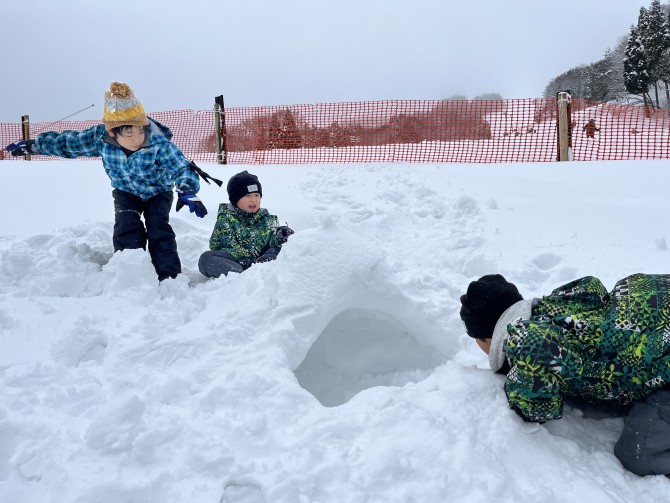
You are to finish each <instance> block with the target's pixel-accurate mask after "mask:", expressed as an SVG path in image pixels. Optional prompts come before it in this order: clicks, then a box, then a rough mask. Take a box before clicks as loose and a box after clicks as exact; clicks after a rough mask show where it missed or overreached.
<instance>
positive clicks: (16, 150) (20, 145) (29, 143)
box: [5, 140, 39, 157]
mask: <svg viewBox="0 0 670 503" xmlns="http://www.w3.org/2000/svg"><path fill="white" fill-rule="evenodd" d="M5 150H6V151H7V152H9V153H10V154H11V155H13V156H14V157H18V156H20V155H32V154H39V152H38V151H37V148H36V147H35V140H20V141H17V142H15V143H10V144H9V145H7V147H5Z"/></svg>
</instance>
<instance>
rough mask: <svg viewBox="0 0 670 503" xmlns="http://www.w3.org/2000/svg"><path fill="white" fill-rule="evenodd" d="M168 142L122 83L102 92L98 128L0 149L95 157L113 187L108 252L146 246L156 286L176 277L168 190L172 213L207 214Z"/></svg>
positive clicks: (194, 179) (193, 177)
mask: <svg viewBox="0 0 670 503" xmlns="http://www.w3.org/2000/svg"><path fill="white" fill-rule="evenodd" d="M171 138H172V132H171V131H170V130H169V129H168V128H167V127H166V126H164V125H162V124H160V123H159V122H157V121H155V120H153V119H149V118H147V116H146V114H145V112H144V107H143V106H142V104H141V103H140V101H139V100H138V99H137V98H136V97H135V94H134V93H133V91H132V90H131V88H130V86H128V84H125V83H123V82H112V84H111V85H110V88H109V90H108V91H107V92H106V93H105V104H104V110H103V117H102V124H99V125H97V126H94V127H92V128H89V129H86V130H84V131H63V132H62V133H57V132H53V131H52V132H46V133H42V134H40V135H39V136H38V137H37V138H36V139H34V140H22V141H19V142H16V143H12V144H11V145H9V146H7V148H6V150H7V151H9V152H10V153H11V154H12V155H14V156H18V155H29V154H35V155H50V156H59V157H65V158H69V159H73V158H75V157H101V158H102V165H103V167H104V168H105V171H106V172H107V175H108V176H109V178H110V180H111V182H112V187H113V188H114V189H113V191H112V196H113V198H114V214H115V219H114V235H113V238H112V241H113V244H114V251H115V252H116V251H121V250H126V249H133V248H143V249H146V247H147V244H148V246H149V254H150V256H151V261H152V263H153V265H154V268H155V269H156V274H157V275H158V280H159V281H162V280H164V279H167V278H175V277H176V276H177V275H178V274H179V273H181V262H180V260H179V255H178V254H177V242H176V238H175V233H174V231H173V230H172V227H171V226H170V223H169V216H170V208H171V206H172V200H173V195H172V189H173V187H174V186H175V185H176V187H177V194H178V200H177V208H176V209H177V211H179V210H180V209H181V207H182V206H185V205H188V207H189V209H190V211H191V213H195V214H196V216H198V217H201V218H202V217H204V216H205V215H206V214H207V209H206V208H205V206H204V205H203V204H202V202H201V201H200V199H199V198H198V197H197V196H196V194H197V192H198V190H200V182H199V180H198V174H197V173H196V172H195V171H194V170H193V169H192V163H191V161H189V160H188V159H187V158H186V157H185V156H184V154H183V153H182V152H181V150H179V148H178V147H177V146H176V145H175V144H174V143H172V142H171V141H170V140H171ZM142 215H144V220H145V223H146V227H145V225H144V223H143V222H142V219H141V216H142Z"/></svg>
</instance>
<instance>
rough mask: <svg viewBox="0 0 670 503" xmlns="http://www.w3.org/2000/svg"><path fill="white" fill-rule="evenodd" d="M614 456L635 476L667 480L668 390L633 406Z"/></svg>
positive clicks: (669, 450)
mask: <svg viewBox="0 0 670 503" xmlns="http://www.w3.org/2000/svg"><path fill="white" fill-rule="evenodd" d="M614 454H615V455H616V457H617V458H619V461H621V464H622V465H623V466H624V468H626V469H627V470H630V471H631V472H633V473H635V474H637V475H640V476H643V475H668V476H670V390H662V391H657V392H655V393H653V394H651V395H649V396H648V397H647V398H646V399H644V400H643V401H640V402H635V403H634V404H633V407H632V408H631V410H630V413H629V414H628V417H627V418H626V420H625V424H624V428H623V432H622V433H621V436H620V437H619V440H618V441H617V443H616V445H615V446H614Z"/></svg>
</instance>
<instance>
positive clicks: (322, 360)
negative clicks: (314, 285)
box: [294, 309, 444, 407]
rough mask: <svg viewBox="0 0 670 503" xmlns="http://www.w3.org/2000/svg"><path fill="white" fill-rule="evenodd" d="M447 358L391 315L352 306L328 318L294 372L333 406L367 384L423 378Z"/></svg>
mask: <svg viewBox="0 0 670 503" xmlns="http://www.w3.org/2000/svg"><path fill="white" fill-rule="evenodd" d="M443 361H444V358H443V357H442V355H441V354H440V353H439V352H438V351H437V350H436V349H435V348H433V347H431V346H429V345H427V344H424V343H422V342H420V341H419V340H418V339H417V338H415V337H414V336H413V335H412V334H411V332H410V331H409V330H407V328H406V327H405V326H404V325H403V324H402V323H401V322H399V321H398V320H397V319H394V318H393V317H392V316H390V315H388V314H387V313H384V312H382V311H379V310H371V309H349V310H346V311H343V312H342V313H340V314H338V315H337V316H335V317H334V318H333V319H332V320H331V321H330V323H329V324H328V326H327V327H326V328H325V330H324V331H323V332H322V333H321V335H319V337H318V339H317V340H316V341H315V342H314V344H312V347H311V348H310V349H309V351H308V352H307V355H306V356H305V359H304V360H303V361H302V363H301V364H300V365H299V366H298V368H297V369H295V371H294V373H295V376H296V378H297V379H298V382H299V383H300V385H301V386H302V387H303V388H304V389H306V390H307V391H309V392H310V393H311V394H312V395H314V396H315V397H316V399H317V400H319V402H321V404H322V405H324V406H326V407H334V406H337V405H342V404H343V403H346V402H348V401H349V400H350V399H351V398H352V397H353V396H354V395H356V394H357V393H358V392H360V391H362V390H364V389H367V388H372V387H374V386H404V385H405V384H407V383H410V382H418V381H421V380H423V379H425V378H426V377H428V376H429V375H430V374H431V373H432V372H433V370H434V369H435V367H437V366H438V365H440V364H441V363H443Z"/></svg>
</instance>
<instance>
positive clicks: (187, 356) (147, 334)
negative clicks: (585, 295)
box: [0, 161, 670, 503]
mask: <svg viewBox="0 0 670 503" xmlns="http://www.w3.org/2000/svg"><path fill="white" fill-rule="evenodd" d="M0 167H1V168H2V169H3V175H4V179H5V186H6V187H12V190H8V191H5V193H4V194H3V201H4V202H3V207H4V212H3V217H2V220H1V222H0V348H1V350H0V389H1V390H2V392H1V393H0V495H1V497H0V501H3V502H5V501H6V502H12V503H36V502H45V503H46V502H48V503H52V502H53V503H70V502H71V503H90V502H98V503H140V502H141V503H147V502H161V503H166V502H198V503H207V502H211V503H221V502H226V503H228V502H229V503H233V502H234V503H251V502H254V503H255V502H268V503H279V502H286V503H294V502H295V503H307V502H310V503H317V502H320V503H325V502H337V503H348V502H351V503H354V502H356V503H360V502H370V503H372V502H379V503H382V502H384V503H388V502H398V503H399V502H403V503H405V502H407V503H409V502H416V503H428V502H438V501H440V502H441V501H468V502H489V501H499V502H526V501H527V502H534V501H543V502H545V503H551V502H568V501H574V500H576V499H579V500H587V501H590V502H593V503H597V502H610V501H611V502H634V501H640V502H643V501H644V502H661V501H667V494H668V491H669V490H670V481H668V479H666V478H665V477H645V478H638V477H636V476H635V475H632V474H630V473H627V472H625V471H624V470H623V468H622V467H621V466H620V464H619V463H618V461H617V459H616V458H615V457H614V455H613V454H612V448H613V445H614V442H615V441H616V439H617V437H618V434H619V431H620V429H621V427H622V419H621V418H620V417H617V416H616V415H611V414H609V415H608V414H605V413H603V411H600V410H597V409H595V408H588V407H581V406H578V405H576V404H575V405H571V406H567V407H566V410H565V417H564V418H563V419H561V420H559V421H555V422H552V423H548V424H546V425H537V424H528V423H524V422H522V421H521V420H520V419H519V418H518V417H517V416H516V415H515V414H514V413H513V412H512V411H511V410H510V409H509V408H508V406H507V403H506V400H505V396H504V393H503V391H502V383H503V378H502V377H501V376H497V375H494V374H492V373H491V372H490V371H489V370H488V364H487V360H486V356H485V355H484V354H483V353H481V352H480V351H479V349H478V348H477V347H476V346H475V344H474V343H473V342H472V341H471V339H469V338H468V337H467V336H466V335H465V333H464V330H463V328H462V325H461V322H460V320H459V317H458V310H459V306H460V304H459V297H460V295H461V294H462V293H463V292H464V290H465V288H466V286H467V284H468V283H469V282H470V281H471V280H473V279H476V278H477V277H478V276H480V275H482V274H487V273H492V272H500V273H502V274H504V275H505V276H506V277H507V278H508V279H509V280H510V281H513V282H515V283H516V284H517V285H518V286H519V288H520V290H521V292H522V293H523V294H524V296H526V297H528V296H539V295H542V294H545V293H548V292H549V291H551V290H552V289H553V288H555V287H556V286H559V285H560V284H562V283H565V282H567V281H570V280H572V279H575V278H577V277H580V276H584V275H588V274H592V275H595V276H598V277H599V278H600V279H602V280H603V282H604V283H605V285H606V286H607V287H608V288H611V287H612V286H613V284H614V282H615V281H616V280H617V279H619V278H620V277H623V276H625V275H627V274H630V273H634V272H668V273H670V256H669V254H668V250H667V243H666V235H668V233H669V232H670V224H669V223H668V219H667V215H668V214H670V200H669V198H668V197H667V189H666V186H667V181H668V179H669V178H668V175H667V162H666V161H629V162H581V163H561V164H558V163H547V164H502V165H501V164H499V165H463V164H426V165H409V164H370V165H366V164H360V165H318V166H304V165H289V166H285V165H284V166H280V165H276V166H239V165H238V166H217V165H203V166H202V167H203V168H204V169H205V170H206V171H208V172H210V173H211V174H212V175H213V176H216V177H218V178H222V179H224V180H227V178H228V177H230V176H231V175H232V174H234V173H235V172H237V171H241V170H242V169H249V171H251V172H253V173H255V174H257V175H258V176H259V177H260V180H261V182H262V183H263V188H264V193H265V196H264V198H263V206H264V207H266V208H268V209H269V210H270V211H271V213H274V214H276V215H278V216H279V218H280V221H282V222H283V221H286V222H288V224H289V225H290V226H291V227H293V228H294V229H295V230H296V234H295V235H294V236H292V237H291V239H290V240H289V242H288V243H287V245H285V247H284V250H283V252H282V253H281V254H280V256H279V258H278V260H277V261H276V262H273V263H268V264H259V265H256V266H254V267H252V268H251V269H249V270H248V271H246V272H245V273H244V274H242V275H236V276H230V277H227V278H226V277H224V278H219V279H216V280H205V278H203V277H202V276H200V274H199V273H198V271H197V266H196V264H197V259H198V256H199V255H200V253H201V252H203V251H204V250H205V249H206V248H207V241H208V238H209V234H210V232H211V229H212V227H213V224H214V218H215V213H216V207H217V204H218V203H219V202H222V201H224V200H225V199H226V193H225V189H220V188H217V187H216V186H207V185H205V186H204V187H203V190H202V191H201V194H200V195H201V198H202V199H203V201H204V202H205V204H206V205H207V207H208V209H209V210H210V213H209V215H208V216H207V217H206V218H205V219H202V220H201V219H197V218H195V216H193V215H191V214H188V213H186V212H185V211H183V210H182V211H181V212H180V213H179V214H175V213H173V216H172V223H173V227H174V228H175V230H176V232H177V239H178V246H179V251H180V255H181V258H182V262H183V266H184V274H183V275H182V276H180V277H178V278H177V279H175V280H169V281H165V282H163V283H162V284H160V285H159V284H158V282H157V280H156V277H155V274H154V271H153V268H152V266H151V264H150V261H149V256H148V254H147V253H145V252H143V251H141V250H139V251H138V250H131V251H125V252H122V253H117V254H113V253H112V243H111V233H112V226H113V210H112V199H111V194H110V191H111V189H110V187H109V182H108V180H107V178H106V176H105V174H104V171H103V170H102V167H101V165H100V163H99V162H97V161H56V162H31V163H14V162H12V163H8V162H7V163H1V164H0Z"/></svg>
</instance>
